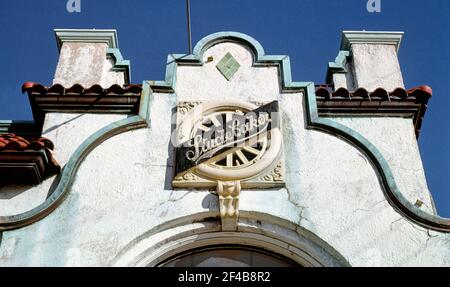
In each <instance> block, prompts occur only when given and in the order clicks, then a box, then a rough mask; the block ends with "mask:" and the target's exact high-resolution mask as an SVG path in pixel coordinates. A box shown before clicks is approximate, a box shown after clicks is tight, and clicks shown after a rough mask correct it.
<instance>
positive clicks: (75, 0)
mask: <svg viewBox="0 0 450 287" xmlns="http://www.w3.org/2000/svg"><path fill="white" fill-rule="evenodd" d="M66 9H67V12H69V13H81V0H67V4H66Z"/></svg>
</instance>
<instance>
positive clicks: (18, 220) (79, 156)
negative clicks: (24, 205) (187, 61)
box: [0, 116, 147, 232]
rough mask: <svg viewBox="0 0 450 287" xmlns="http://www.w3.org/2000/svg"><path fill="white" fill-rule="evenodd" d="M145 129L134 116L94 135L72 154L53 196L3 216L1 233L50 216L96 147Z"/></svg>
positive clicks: (145, 123) (1, 218) (142, 120)
mask: <svg viewBox="0 0 450 287" xmlns="http://www.w3.org/2000/svg"><path fill="white" fill-rule="evenodd" d="M144 127H147V122H146V120H145V119H143V118H141V117H139V116H132V117H128V118H126V119H123V120H119V121H116V122H114V123H111V124H109V125H107V126H105V127H104V128H102V129H100V130H99V131H97V132H96V133H94V134H92V135H91V136H90V137H88V138H87V139H86V140H85V141H84V142H83V143H82V144H81V145H80V146H79V147H78V148H77V149H76V150H75V152H74V153H73V154H72V156H71V157H70V159H69V161H68V162H67V164H66V165H65V166H64V168H63V170H62V173H61V174H60V175H59V176H58V177H59V178H57V179H56V180H58V183H57V185H56V187H55V188H54V189H53V190H52V191H51V195H50V196H49V197H48V198H47V199H46V200H45V201H44V202H43V203H42V204H40V205H39V206H37V207H35V208H33V209H32V210H30V211H27V212H24V213H21V214H17V215H13V216H1V217H0V232H1V231H4V230H11V229H16V228H20V227H23V226H26V225H29V224H32V223H34V222H36V221H38V220H40V219H42V218H44V217H46V216H47V215H49V214H50V213H51V212H52V211H53V210H55V209H56V208H57V207H58V206H59V205H60V204H61V203H62V202H63V201H64V199H65V198H66V197H67V195H68V194H69V191H70V189H71V186H72V183H73V181H74V179H75V175H76V173H77V171H78V168H79V167H80V165H81V163H82V162H83V160H84V159H85V158H86V157H87V156H88V154H89V153H90V152H91V151H92V150H93V149H94V148H95V147H97V146H98V145H100V144H101V143H102V142H104V141H106V140H107V139H109V138H111V137H113V136H115V135H118V134H121V133H124V132H128V131H130V130H135V129H140V128H144Z"/></svg>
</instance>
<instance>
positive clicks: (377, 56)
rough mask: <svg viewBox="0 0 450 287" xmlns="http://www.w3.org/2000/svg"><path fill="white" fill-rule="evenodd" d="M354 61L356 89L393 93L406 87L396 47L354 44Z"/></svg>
mask: <svg viewBox="0 0 450 287" xmlns="http://www.w3.org/2000/svg"><path fill="white" fill-rule="evenodd" d="M352 61H353V69H354V70H353V72H354V75H353V78H354V81H355V85H356V86H355V88H356V89H357V88H365V89H366V90H368V91H369V92H372V91H374V90H376V89H377V88H380V87H382V88H384V89H385V90H387V91H389V92H391V91H393V90H395V89H396V88H404V87H405V85H404V83H403V77H402V72H401V69H400V64H399V60H398V56H397V51H396V46H395V45H381V44H378V45H374V44H353V45H352Z"/></svg>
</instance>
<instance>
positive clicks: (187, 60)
mask: <svg viewBox="0 0 450 287" xmlns="http://www.w3.org/2000/svg"><path fill="white" fill-rule="evenodd" d="M372 34H374V35H375V36H376V37H375V36H373V37H372V38H373V39H371V41H379V42H382V40H383V41H386V39H384V36H385V34H386V33H372ZM387 34H389V33H387ZM390 34H391V35H389V36H391V38H392V39H388V40H389V41H399V39H401V33H390ZM358 36H360V35H358ZM364 36H365V35H364ZM360 38H361V37H360ZM380 38H381V39H380ZM362 40H367V39H365V38H364V39H362ZM362 40H361V41H362ZM225 41H234V42H238V43H241V44H243V45H245V46H247V47H248V48H249V49H250V50H251V51H252V52H253V55H254V64H253V65H254V66H277V67H279V68H280V77H279V78H280V86H281V92H282V93H289V92H304V93H305V99H306V105H305V106H306V118H307V128H308V129H315V130H321V131H324V132H326V133H329V134H330V135H332V136H338V137H339V138H341V139H344V140H346V141H347V142H349V143H350V144H352V145H353V146H355V147H357V148H358V149H360V150H361V151H362V152H363V153H364V154H365V155H366V156H367V158H368V159H369V160H370V161H371V162H372V164H373V166H374V167H375V170H376V172H377V175H378V178H379V180H380V185H381V187H382V189H383V192H384V194H385V197H386V199H387V201H388V202H389V204H390V205H391V206H392V207H393V208H394V209H395V210H396V211H397V212H399V213H400V214H401V215H403V216H404V217H406V218H407V219H409V220H410V221H412V222H414V223H416V224H418V225H420V226H422V227H424V228H427V229H431V230H436V231H441V232H450V219H448V218H442V217H439V216H435V215H431V214H428V213H425V212H424V211H422V210H420V209H418V208H416V207H415V206H414V205H413V204H411V203H410V202H409V201H408V200H407V199H406V198H405V197H404V195H403V194H402V193H401V192H400V190H399V188H398V186H397V184H396V182H395V179H394V176H393V173H392V171H391V169H390V167H389V165H388V163H387V161H386V160H385V159H384V157H383V156H382V154H381V152H380V151H379V150H378V149H377V148H376V147H375V146H374V145H373V144H372V143H370V142H369V141H368V140H367V139H366V138H364V137H363V136H362V135H361V134H359V133H358V132H356V131H355V130H352V129H350V128H349V127H347V126H344V125H342V124H340V123H337V122H335V121H332V120H330V119H326V118H321V117H319V113H318V110H317V103H316V94H315V86H314V83H313V82H295V81H292V77H291V64H290V60H289V57H288V56H278V55H265V53H264V49H263V47H262V46H261V44H260V43H259V42H258V41H256V40H255V39H254V38H252V37H250V36H248V35H245V34H242V33H237V32H219V33H215V34H211V35H209V36H206V37H205V38H203V39H202V40H200V41H199V42H198V43H197V45H196V46H195V48H194V51H193V53H192V54H191V55H180V54H172V55H169V57H168V61H167V70H166V79H165V81H148V84H149V85H150V87H151V89H152V90H153V91H156V90H158V91H162V92H174V87H175V83H176V68H177V65H191V66H192V65H199V66H201V65H203V62H202V59H203V53H204V52H205V51H206V50H207V49H208V48H210V47H211V46H213V45H215V44H217V43H220V42H225ZM389 41H387V42H389ZM346 52H347V51H346V50H345V49H343V51H341V52H340V53H339V55H338V57H337V58H336V66H339V65H341V66H343V63H344V60H345V57H348V55H347V53H348V52H347V53H346Z"/></svg>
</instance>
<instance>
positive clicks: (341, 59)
mask: <svg viewBox="0 0 450 287" xmlns="http://www.w3.org/2000/svg"><path fill="white" fill-rule="evenodd" d="M347 57H350V52H349V51H344V50H341V51H339V54H338V55H337V57H336V59H335V60H334V62H329V63H328V68H327V75H326V77H325V78H326V82H327V84H331V83H332V77H333V74H336V73H347V69H346V68H345V64H346V63H347Z"/></svg>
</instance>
